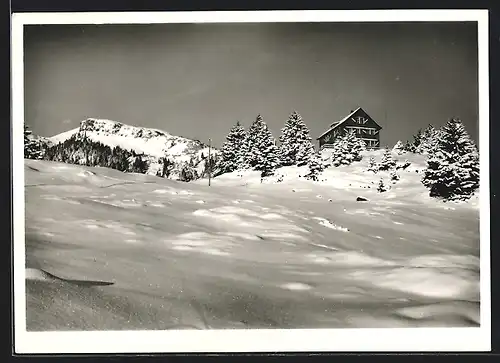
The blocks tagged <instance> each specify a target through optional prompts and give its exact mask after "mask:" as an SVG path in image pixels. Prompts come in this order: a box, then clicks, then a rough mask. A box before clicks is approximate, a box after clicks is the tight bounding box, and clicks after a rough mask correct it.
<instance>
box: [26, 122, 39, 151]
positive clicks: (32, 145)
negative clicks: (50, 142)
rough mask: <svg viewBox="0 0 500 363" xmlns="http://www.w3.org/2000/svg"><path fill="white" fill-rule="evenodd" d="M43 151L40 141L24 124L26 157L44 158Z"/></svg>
mask: <svg viewBox="0 0 500 363" xmlns="http://www.w3.org/2000/svg"><path fill="white" fill-rule="evenodd" d="M42 156H43V153H42V148H41V145H40V143H38V142H37V141H36V140H35V139H34V138H33V133H32V131H31V130H30V129H29V128H28V126H26V124H25V125H24V158H25V159H42Z"/></svg>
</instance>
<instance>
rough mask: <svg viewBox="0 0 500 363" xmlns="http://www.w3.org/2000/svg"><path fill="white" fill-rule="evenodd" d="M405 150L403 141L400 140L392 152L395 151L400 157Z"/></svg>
mask: <svg viewBox="0 0 500 363" xmlns="http://www.w3.org/2000/svg"><path fill="white" fill-rule="evenodd" d="M404 148H405V146H404V144H403V142H402V141H401V140H398V142H397V143H396V144H395V145H394V147H393V148H392V151H394V152H395V153H397V154H398V155H401V154H402V153H403V151H404Z"/></svg>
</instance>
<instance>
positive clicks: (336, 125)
mask: <svg viewBox="0 0 500 363" xmlns="http://www.w3.org/2000/svg"><path fill="white" fill-rule="evenodd" d="M359 110H361V107H358V108H357V109H355V110H354V111H351V113H349V114H348V115H347V116H346V117H344V118H343V119H342V120H340V121H335V122H334V123H332V124H331V125H330V128H329V129H328V130H326V131H325V132H323V133H322V134H321V135H319V136H318V138H317V139H316V140H319V139H321V138H322V137H323V136H325V135H326V134H328V133H329V132H330V131H332V130H334V129H336V128H337V127H339V126H340V125H342V124H343V123H344V122H346V121H347V120H349V119H350V118H351V117H352V116H353V115H354V114H355V113H356V112H358V111H359ZM363 112H364V110H363ZM365 113H366V112H365Z"/></svg>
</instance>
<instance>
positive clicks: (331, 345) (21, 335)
mask: <svg viewBox="0 0 500 363" xmlns="http://www.w3.org/2000/svg"><path fill="white" fill-rule="evenodd" d="M437 21H439V22H463V21H473V22H477V24H478V57H479V58H478V64H479V70H478V80H479V149H480V180H481V188H480V286H481V299H480V301H481V302H480V317H481V318H480V327H478V328H415V329H412V328H405V329H397V328H390V329H290V330H281V329H272V330H267V329H266V330H261V329H250V330H209V331H186V330H182V331H174V330H172V331H119V332H115V331H98V332H27V331H26V297H25V293H26V291H25V290H26V286H25V282H24V280H25V276H24V274H25V235H24V234H25V225H24V217H25V214H24V209H25V200H24V156H23V155H24V152H23V141H22V140H23V124H24V64H23V31H24V26H25V25H34V24H144V23H149V24H161V23H251V22H261V23H262V22H437ZM488 42H489V35H488V11H487V10H360V11H358V10H356V11H354V10H352V11H351V10H328V11H323V10H322V11H315V10H305V11H202V12H81V13H14V14H13V16H12V39H11V49H12V53H11V56H12V71H11V74H12V96H13V100H12V114H13V120H12V148H13V150H12V169H13V186H14V187H13V216H14V225H13V227H14V231H13V232H14V233H13V234H14V246H13V248H14V268H13V269H14V312H15V316H14V324H15V335H14V343H15V345H14V350H15V352H16V353H18V354H28V353H34V354H58V353H59V354H63V353H73V354H78V353H188V352H194V353H200V352H205V353H212V352H218V353H223V352H342V351H343V352H347V351H351V352H381V351H384V352H399V351H418V352H426V351H434V352H438V351H439V352H446V351H457V352H458V351H489V350H491V292H490V217H489V216H490V205H489V199H490V198H489V194H490V192H489V191H490V188H489V73H488V69H489V68H488ZM21 186H23V187H21Z"/></svg>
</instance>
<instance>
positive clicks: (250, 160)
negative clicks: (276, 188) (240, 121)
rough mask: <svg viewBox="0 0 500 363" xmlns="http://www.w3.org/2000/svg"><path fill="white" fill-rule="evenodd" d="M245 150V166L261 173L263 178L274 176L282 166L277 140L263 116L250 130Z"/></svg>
mask: <svg viewBox="0 0 500 363" xmlns="http://www.w3.org/2000/svg"><path fill="white" fill-rule="evenodd" d="M245 149H246V150H245V158H244V165H245V166H246V167H248V168H250V169H253V170H258V171H261V172H262V176H263V177H265V176H269V175H272V174H273V173H274V170H276V168H277V167H279V166H280V163H279V157H278V147H277V146H276V139H275V138H274V137H273V135H272V133H271V131H270V130H269V128H268V126H267V124H266V123H265V122H264V120H263V119H262V116H261V115H258V116H257V118H256V120H255V121H254V122H253V123H252V125H251V126H250V127H249V129H248V134H247V137H246V145H245Z"/></svg>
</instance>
